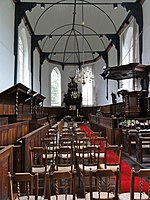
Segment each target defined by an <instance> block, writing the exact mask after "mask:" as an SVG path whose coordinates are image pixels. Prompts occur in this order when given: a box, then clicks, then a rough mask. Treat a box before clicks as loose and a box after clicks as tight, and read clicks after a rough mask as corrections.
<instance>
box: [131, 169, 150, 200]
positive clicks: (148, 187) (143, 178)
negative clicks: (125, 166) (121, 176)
mask: <svg viewBox="0 0 150 200" xmlns="http://www.w3.org/2000/svg"><path fill="white" fill-rule="evenodd" d="M130 187H131V189H130V195H131V196H130V199H131V200H135V199H150V169H140V170H138V171H135V170H134V169H132V171H131V185H130Z"/></svg>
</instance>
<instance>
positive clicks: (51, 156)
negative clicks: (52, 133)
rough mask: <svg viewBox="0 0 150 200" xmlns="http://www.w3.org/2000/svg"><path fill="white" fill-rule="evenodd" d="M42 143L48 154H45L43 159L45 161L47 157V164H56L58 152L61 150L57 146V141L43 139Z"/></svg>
mask: <svg viewBox="0 0 150 200" xmlns="http://www.w3.org/2000/svg"><path fill="white" fill-rule="evenodd" d="M41 143H42V146H43V148H47V154H43V158H44V159H45V157H46V156H47V163H48V164H49V165H51V164H54V163H55V159H56V151H57V149H58V148H59V147H58V146H57V145H56V142H55V140H54V139H52V138H42V139H41Z"/></svg>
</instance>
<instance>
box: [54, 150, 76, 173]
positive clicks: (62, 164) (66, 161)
mask: <svg viewBox="0 0 150 200" xmlns="http://www.w3.org/2000/svg"><path fill="white" fill-rule="evenodd" d="M73 158H74V157H73V148H69V147H66V146H64V147H60V148H59V149H58V150H57V156H56V165H55V171H62V172H66V171H67V172H72V171H73V170H74V159H73Z"/></svg>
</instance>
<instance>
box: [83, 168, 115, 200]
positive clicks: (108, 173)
mask: <svg viewBox="0 0 150 200" xmlns="http://www.w3.org/2000/svg"><path fill="white" fill-rule="evenodd" d="M93 177H94V178H95V177H96V187H93V183H92V181H93V180H92V178H93ZM89 178H90V193H87V194H86V195H85V199H86V200H88V199H90V200H93V199H102V200H104V199H105V200H116V199H118V198H117V197H118V170H117V171H116V172H113V171H112V170H109V169H97V171H95V172H92V171H90V177H89Z"/></svg>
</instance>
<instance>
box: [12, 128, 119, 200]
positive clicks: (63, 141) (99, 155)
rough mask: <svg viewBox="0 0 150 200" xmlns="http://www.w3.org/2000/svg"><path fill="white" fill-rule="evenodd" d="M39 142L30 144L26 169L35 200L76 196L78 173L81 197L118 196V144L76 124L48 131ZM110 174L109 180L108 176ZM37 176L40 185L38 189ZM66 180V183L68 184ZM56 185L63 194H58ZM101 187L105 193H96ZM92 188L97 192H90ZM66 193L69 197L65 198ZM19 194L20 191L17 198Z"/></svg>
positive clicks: (109, 197) (114, 197)
mask: <svg viewBox="0 0 150 200" xmlns="http://www.w3.org/2000/svg"><path fill="white" fill-rule="evenodd" d="M101 140H102V141H101ZM41 144H42V147H34V148H32V149H31V150H30V153H31V166H32V167H31V171H30V172H31V174H32V176H34V177H35V180H36V182H35V183H36V184H35V185H34V192H35V199H40V198H41V199H43V198H47V199H68V198H69V199H70V198H71V199H76V198H77V195H76V194H77V192H76V185H77V182H76V180H77V176H79V185H80V178H81V179H82V183H83V185H84V194H85V199H94V198H95V199H97V198H98V199H117V198H118V193H119V192H120V190H119V188H120V184H119V183H120V178H121V177H120V171H121V157H122V147H118V146H114V145H113V146H111V145H108V143H107V140H106V138H103V137H101V135H100V134H99V133H95V134H94V133H93V134H91V136H90V138H88V137H87V136H86V134H85V133H84V131H82V130H81V129H80V128H79V127H75V129H74V130H72V128H71V127H66V126H64V127H63V128H62V131H61V132H60V133H59V134H58V132H56V131H55V130H53V131H52V130H50V132H49V133H48V134H47V137H46V138H42V139H41ZM108 152H109V153H108ZM117 152H119V154H118V155H117ZM33 161H34V162H33ZM16 175H17V174H16ZM20 175H21V174H20ZM112 176H113V179H110V178H111V177H112ZM9 177H11V176H10V174H9ZM102 177H103V178H102ZM32 179H33V178H32ZM40 179H41V180H42V184H43V185H44V186H43V188H44V189H43V190H42V192H39V189H40V184H39V183H40ZM10 180H11V178H10ZM93 180H94V181H93ZM100 181H101V182H100ZM67 182H69V183H70V184H69V185H68V184H67ZM11 183H12V182H11ZM86 183H89V184H88V185H87V184H86ZM111 183H113V184H114V190H112V188H111V187H110V186H111ZM60 184H61V188H60V190H61V193H63V196H59V185H60ZM69 186H70V190H69ZM86 186H88V187H86ZM104 186H106V189H107V190H106V189H105V194H104V193H103V194H102V196H97V195H100V191H101V192H102V190H103V189H104ZM118 186H119V187H118ZM17 187H19V186H17ZM10 188H11V190H10V191H11V192H10V193H11V194H12V193H14V192H12V186H11V187H10ZM54 188H55V189H54ZM94 190H96V191H97V193H92V192H93V191H94ZM27 191H29V189H27ZM70 192H71V193H72V196H69V197H68V194H69V195H70ZM112 192H113V193H112ZM106 193H107V195H106ZM111 194H113V195H114V196H111ZM20 195H21V193H19V195H18V199H19V196H20ZM39 195H40V196H39ZM92 195H94V196H92ZM95 195H96V196H95ZM104 197H105V198H104ZM111 197H112V198H111ZM119 198H121V197H119ZM20 199H21V198H20ZM120 200H122V199H120Z"/></svg>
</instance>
